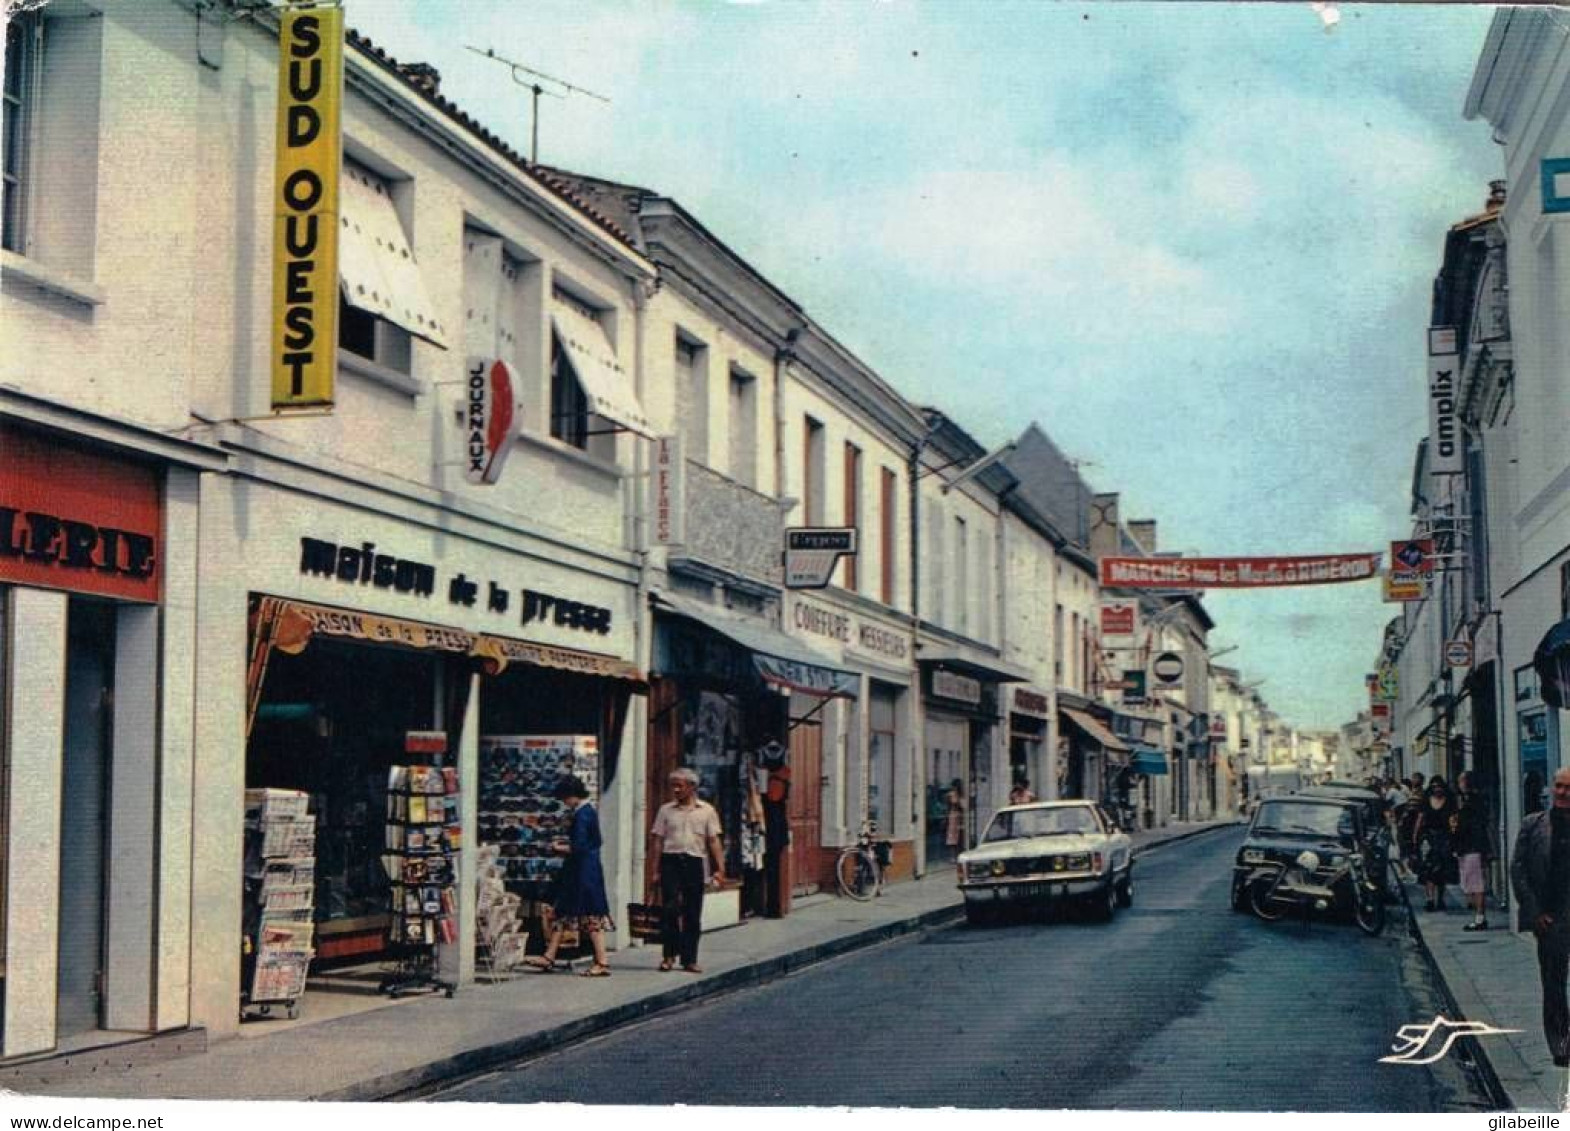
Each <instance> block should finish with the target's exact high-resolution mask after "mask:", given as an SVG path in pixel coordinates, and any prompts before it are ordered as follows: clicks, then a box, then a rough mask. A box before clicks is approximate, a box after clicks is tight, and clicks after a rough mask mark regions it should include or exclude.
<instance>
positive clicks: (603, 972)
mask: <svg viewBox="0 0 1570 1131" xmlns="http://www.w3.org/2000/svg"><path fill="white" fill-rule="evenodd" d="M610 976H611V968H610V967H609V966H601V965H600V964H599V963H598V962H596V963H595V964H594V965H593V966H590V967H589V968H588V969H587V970H585V971H584V972H583V973H582V974H579V975H578V977H580V978H609V977H610Z"/></svg>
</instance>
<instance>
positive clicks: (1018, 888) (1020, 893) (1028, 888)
mask: <svg viewBox="0 0 1570 1131" xmlns="http://www.w3.org/2000/svg"><path fill="white" fill-rule="evenodd" d="M1060 886H1061V885H1060ZM1051 894H1052V885H1051V884H1008V885H1006V886H1004V887H1001V888H999V889H998V898H999V899H1044V898H1046V897H1047V896H1049V895H1051Z"/></svg>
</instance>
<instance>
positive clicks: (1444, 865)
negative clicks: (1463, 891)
mask: <svg viewBox="0 0 1570 1131" xmlns="http://www.w3.org/2000/svg"><path fill="white" fill-rule="evenodd" d="M1454 808H1455V806H1454V805H1453V804H1452V802H1451V799H1450V792H1449V790H1447V789H1446V788H1445V784H1444V779H1442V778H1435V779H1434V781H1433V782H1431V783H1429V787H1428V804H1427V807H1426V808H1424V809H1423V810H1422V811H1421V812H1420V813H1419V815H1418V818H1417V822H1416V825H1415V826H1414V832H1413V847H1414V848H1415V849H1416V854H1417V878H1418V879H1420V880H1422V881H1423V892H1424V894H1425V895H1426V896H1427V897H1428V899H1427V902H1426V903H1424V904H1423V910H1424V911H1442V910H1444V906H1445V887H1446V885H1448V884H1453V883H1455V882H1456V880H1457V879H1458V878H1459V877H1458V876H1457V875H1456V859H1455V853H1454V852H1453V851H1452V849H1451V839H1450V817H1451V814H1452V812H1453V811H1454Z"/></svg>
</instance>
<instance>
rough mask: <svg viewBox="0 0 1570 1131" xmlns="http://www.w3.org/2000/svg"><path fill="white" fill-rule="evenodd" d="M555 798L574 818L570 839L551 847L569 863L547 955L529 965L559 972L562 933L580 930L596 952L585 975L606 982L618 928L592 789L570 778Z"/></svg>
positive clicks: (558, 885) (558, 893)
mask: <svg viewBox="0 0 1570 1131" xmlns="http://www.w3.org/2000/svg"><path fill="white" fill-rule="evenodd" d="M556 796H557V797H558V798H560V799H561V800H562V802H563V803H565V804H566V806H567V808H568V810H569V811H570V812H571V813H572V818H571V827H570V829H569V832H568V836H567V839H566V840H559V841H557V842H556V843H555V844H554V845H552V848H553V849H554V850H555V851H556V852H558V853H561V854H562V855H564V856H566V858H567V859H566V860H564V861H563V862H562V869H561V873H560V875H559V876H558V877H557V881H556V897H555V899H554V900H553V901H552V903H551V909H552V910H553V911H554V912H555V915H554V916H553V917H552V921H551V937H550V941H549V942H547V943H546V944H545V953H544V954H541V955H539V956H537V957H535V958H531V959H526V962H527V963H528V965H530V966H533V967H535V968H536V969H539V970H545V971H549V970H554V969H556V951H557V949H558V948H559V947H560V946H561V938H562V932H563V931H567V930H576V931H578V932H580V933H584V934H587V935H588V936H589V944H590V945H591V946H592V947H593V948H594V965H592V966H590V967H589V968H588V969H587V970H585V971H584V972H583V976H584V977H585V978H608V977H609V976H610V972H611V968H610V964H609V963H608V962H607V961H606V956H605V932H606V931H608V930H612V929H614V927H615V924H614V923H613V922H611V915H610V910H611V909H610V903H609V901H607V899H606V897H605V869H604V868H603V867H601V866H600V844H601V840H600V818H599V815H598V814H596V813H595V811H594V806H593V805H590V804H588V797H589V790H588V787H587V786H585V785H584V784H583V782H582V780H581V779H579V778H576V777H572V776H570V775H569V776H568V777H566V778H563V779H562V782H561V784H560V785H558V786H557V787H556Z"/></svg>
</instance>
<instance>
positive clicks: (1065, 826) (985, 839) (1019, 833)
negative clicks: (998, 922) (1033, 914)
mask: <svg viewBox="0 0 1570 1131" xmlns="http://www.w3.org/2000/svg"><path fill="white" fill-rule="evenodd" d="M958 867H959V889H960V891H961V892H962V893H963V894H964V896H965V918H966V920H967V921H968V922H971V923H980V922H985V921H987V920H989V919H991V918H993V917H994V916H995V915H996V914H997V913H998V912H999V911H1001V910H1002V909H1004V908H1006V907H1019V906H1038V907H1039V906H1043V905H1047V904H1052V903H1060V902H1064V901H1082V902H1084V903H1086V904H1088V905H1089V906H1090V908H1091V909H1092V910H1093V911H1094V913H1095V914H1096V917H1097V918H1099V919H1102V920H1109V919H1111V918H1112V916H1113V914H1114V913H1115V911H1116V909H1117V908H1118V907H1127V906H1129V905H1130V904H1132V903H1133V901H1134V848H1133V842H1132V841H1130V840H1129V837H1128V834H1127V833H1125V832H1123V831H1122V830H1121V829H1120V828H1118V825H1117V822H1116V821H1115V820H1113V818H1112V815H1111V814H1110V813H1108V812H1107V811H1106V810H1105V809H1103V808H1102V807H1101V806H1100V805H1098V804H1096V803H1095V802H1093V801H1038V802H1033V803H1031V804H1028V805H1010V806H1008V807H1007V808H1005V809H999V810H998V811H997V813H995V814H994V815H993V817H992V821H991V823H990V824H988V825H987V829H986V832H984V833H983V834H982V836H981V843H980V844H978V845H977V846H976V847H975V848H972V849H970V850H969V851H967V852H962V853H960V856H959V863H958Z"/></svg>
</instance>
